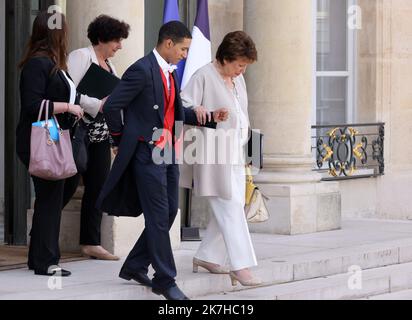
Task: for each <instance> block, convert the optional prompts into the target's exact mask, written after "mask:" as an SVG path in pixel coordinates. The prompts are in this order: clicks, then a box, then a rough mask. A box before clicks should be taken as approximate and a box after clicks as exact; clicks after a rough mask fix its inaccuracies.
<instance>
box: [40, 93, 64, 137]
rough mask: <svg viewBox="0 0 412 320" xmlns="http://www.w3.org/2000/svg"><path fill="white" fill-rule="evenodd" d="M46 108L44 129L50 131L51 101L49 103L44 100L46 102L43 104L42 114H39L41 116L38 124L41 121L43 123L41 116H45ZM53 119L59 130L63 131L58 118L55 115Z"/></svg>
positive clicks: (41, 107)
mask: <svg viewBox="0 0 412 320" xmlns="http://www.w3.org/2000/svg"><path fill="white" fill-rule="evenodd" d="M44 107H46V114H45V124H44V127H45V128H46V129H49V122H48V120H49V107H50V101H49V100H46V99H44V100H43V101H42V102H41V106H40V112H39V116H38V118H37V122H40V121H41V115H42V114H43V110H44ZM53 119H54V122H55V123H56V126H57V130H61V129H60V124H59V121H57V118H56V116H55V115H53Z"/></svg>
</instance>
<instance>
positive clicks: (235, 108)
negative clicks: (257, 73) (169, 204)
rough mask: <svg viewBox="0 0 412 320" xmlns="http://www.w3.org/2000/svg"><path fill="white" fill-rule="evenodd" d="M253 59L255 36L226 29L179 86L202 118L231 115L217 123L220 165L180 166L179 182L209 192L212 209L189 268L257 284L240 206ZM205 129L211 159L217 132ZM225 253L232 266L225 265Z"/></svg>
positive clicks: (196, 191)
mask: <svg viewBox="0 0 412 320" xmlns="http://www.w3.org/2000/svg"><path fill="white" fill-rule="evenodd" d="M255 61H257V51H256V47H255V44H254V42H253V40H252V39H251V38H250V37H249V36H248V35H247V34H246V33H245V32H243V31H236V32H232V33H229V34H228V35H226V37H225V38H224V40H223V42H222V44H221V45H220V46H219V49H218V51H217V54H216V60H215V61H214V62H212V63H210V64H208V65H206V66H204V67H203V68H201V69H200V70H198V71H197V72H196V73H195V74H194V75H193V77H192V78H191V80H190V81H189V83H188V85H187V86H186V87H185V88H184V90H183V91H182V100H183V102H184V105H185V106H199V107H196V108H194V110H195V112H196V114H197V117H198V119H199V121H200V122H201V123H202V122H203V121H205V119H207V118H208V117H209V116H210V112H212V111H214V110H216V109H217V108H220V107H225V108H228V109H229V120H228V121H226V122H221V123H219V124H218V127H217V131H219V130H221V132H224V133H225V137H227V136H228V137H230V138H231V139H230V143H228V144H226V143H222V144H220V141H219V143H218V145H217V146H216V150H217V154H216V158H219V161H218V164H216V163H210V162H207V161H205V162H204V163H199V164H195V165H194V166H192V167H189V166H187V165H183V167H182V175H181V185H182V186H183V187H185V188H189V189H191V188H192V186H193V188H194V194H195V195H197V196H200V197H207V199H208V204H209V206H210V208H211V210H212V213H213V214H212V215H211V217H210V222H209V225H208V227H207V231H206V234H205V236H204V238H203V240H202V243H201V245H200V248H199V250H198V251H197V253H196V255H195V257H194V259H193V271H194V272H198V268H199V267H202V268H204V269H206V270H208V271H209V272H211V273H221V274H222V273H230V278H231V279H232V283H233V285H235V284H236V283H237V282H240V283H241V284H242V285H244V286H255V285H258V284H260V283H261V281H260V280H259V279H257V278H255V277H254V276H253V275H252V273H251V271H250V270H249V268H251V267H254V266H256V265H257V261H256V256H255V252H254V249H253V246H252V241H251V238H250V234H249V228H248V225H247V221H246V217H245V211H244V206H245V184H246V180H245V178H246V175H245V170H246V167H245V157H244V147H245V145H246V144H247V141H248V133H249V116H248V97H247V92H246V84H245V80H244V78H243V74H244V73H245V72H246V68H247V66H248V65H250V64H252V63H253V62H255ZM197 130H200V129H197ZM202 130H205V129H202ZM204 133H205V134H204V135H203V137H205V142H204V147H205V150H204V154H205V155H208V159H209V153H210V146H211V145H213V144H210V143H213V142H212V141H210V140H212V139H214V138H215V136H214V135H213V134H212V136H210V135H209V133H211V132H209V133H208V132H204ZM209 139H210V140H209ZM209 142H210V143H209ZM206 149H207V150H206ZM208 150H209V152H208ZM222 156H223V157H224V158H223V157H222ZM222 159H224V160H225V161H224V163H223V161H222ZM227 258H229V265H230V270H229V269H228V268H227V267H226V266H225V264H226V260H227Z"/></svg>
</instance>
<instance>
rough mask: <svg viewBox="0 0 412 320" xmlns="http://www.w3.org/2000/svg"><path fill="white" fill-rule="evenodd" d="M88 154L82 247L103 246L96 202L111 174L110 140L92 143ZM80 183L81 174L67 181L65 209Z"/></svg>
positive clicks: (81, 225)
mask: <svg viewBox="0 0 412 320" xmlns="http://www.w3.org/2000/svg"><path fill="white" fill-rule="evenodd" d="M87 152H88V163H87V170H86V172H85V173H83V175H82V177H83V183H84V194H83V199H82V206H81V216H80V245H90V246H98V245H100V244H101V234H100V227H101V223H102V212H101V211H99V210H97V209H96V201H97V198H98V196H99V194H100V191H101V189H102V187H103V184H104V182H105V181H106V178H107V176H108V175H109V172H110V165H111V153H110V143H109V141H108V140H106V141H103V142H99V143H90V144H89V146H88V149H87ZM79 181H80V174H78V175H76V176H74V177H72V178H69V179H67V180H66V184H65V188H64V200H63V206H64V207H65V206H66V205H67V204H68V203H69V201H70V200H71V198H72V197H73V195H74V193H75V192H76V190H77V187H78V185H79Z"/></svg>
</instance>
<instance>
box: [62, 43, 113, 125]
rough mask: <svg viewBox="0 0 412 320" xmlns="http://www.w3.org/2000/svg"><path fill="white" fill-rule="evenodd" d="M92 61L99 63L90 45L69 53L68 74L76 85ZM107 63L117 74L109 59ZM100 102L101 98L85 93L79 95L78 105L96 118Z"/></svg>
mask: <svg viewBox="0 0 412 320" xmlns="http://www.w3.org/2000/svg"><path fill="white" fill-rule="evenodd" d="M92 63H95V64H97V65H99V62H98V60H97V56H96V52H95V51H94V48H93V47H92V46H89V47H87V48H82V49H78V50H75V51H73V52H71V53H70V54H69V57H68V61H67V66H68V69H69V74H70V76H71V78H72V79H73V82H74V84H75V85H76V87H77V86H78V85H79V83H80V81H82V79H83V77H84V75H85V74H86V72H87V70H89V67H90V66H91V64H92ZM108 64H109V66H110V68H111V69H112V71H113V74H114V75H115V76H118V75H117V72H116V69H115V67H114V66H113V64H112V63H111V62H110V61H108ZM101 103H102V101H101V100H99V99H96V98H93V97H89V96H87V95H83V94H82V95H81V97H80V106H81V107H82V108H83V110H84V112H86V113H87V114H89V115H90V116H91V117H92V118H96V116H97V115H98V113H99V111H100V107H101Z"/></svg>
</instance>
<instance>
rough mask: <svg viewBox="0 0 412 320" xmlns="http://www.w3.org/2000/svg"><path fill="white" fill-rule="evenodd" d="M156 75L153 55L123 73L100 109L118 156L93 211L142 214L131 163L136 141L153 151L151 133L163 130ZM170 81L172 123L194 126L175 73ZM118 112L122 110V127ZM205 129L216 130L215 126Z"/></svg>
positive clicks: (161, 99) (161, 98) (161, 100)
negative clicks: (173, 94) (172, 86)
mask: <svg viewBox="0 0 412 320" xmlns="http://www.w3.org/2000/svg"><path fill="white" fill-rule="evenodd" d="M160 72H161V71H160V66H159V64H158V63H157V60H156V57H155V55H154V54H153V53H150V54H149V55H148V56H146V57H144V58H142V59H140V60H139V61H137V62H136V63H134V64H133V65H132V66H131V67H130V68H129V69H128V70H127V71H126V73H125V74H124V76H123V78H122V80H121V82H120V84H119V85H118V86H117V87H116V89H115V90H114V91H113V93H112V94H111V95H110V97H109V98H108V100H107V101H106V103H105V105H104V110H103V112H104V114H105V118H106V122H107V124H108V126H109V129H110V131H111V133H112V136H113V138H114V140H115V142H116V144H117V145H119V153H118V155H117V157H116V159H115V161H114V163H113V167H112V170H111V172H110V174H109V177H108V179H107V181H106V183H105V185H104V187H103V189H102V192H101V194H100V197H99V199H98V201H97V208H99V209H100V210H102V211H104V212H107V213H108V214H110V215H114V216H132V217H137V216H139V215H140V214H142V209H141V206H140V202H139V199H138V192H137V187H136V182H135V180H134V175H133V171H132V161H131V160H132V158H133V156H134V154H135V150H136V147H137V144H138V143H139V140H144V141H145V143H148V145H149V146H150V147H151V149H153V148H154V142H153V141H152V139H153V133H154V132H155V131H157V130H158V129H162V128H163V123H164V110H165V109H164V93H163V82H162V78H161V74H160ZM173 78H174V81H175V87H176V101H175V121H182V122H184V123H186V124H190V125H195V126H197V125H198V122H197V119H196V114H195V112H194V111H193V110H192V109H189V108H184V107H183V105H182V101H181V99H180V88H179V84H178V82H177V81H176V79H177V75H176V72H175V73H174V74H173ZM120 110H124V125H123V123H122V119H121V117H120V116H119V114H120V113H119V111H120ZM206 126H207V127H211V128H216V123H208V124H206Z"/></svg>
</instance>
